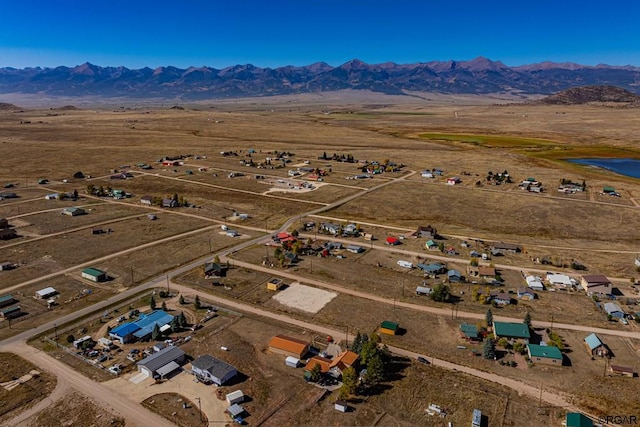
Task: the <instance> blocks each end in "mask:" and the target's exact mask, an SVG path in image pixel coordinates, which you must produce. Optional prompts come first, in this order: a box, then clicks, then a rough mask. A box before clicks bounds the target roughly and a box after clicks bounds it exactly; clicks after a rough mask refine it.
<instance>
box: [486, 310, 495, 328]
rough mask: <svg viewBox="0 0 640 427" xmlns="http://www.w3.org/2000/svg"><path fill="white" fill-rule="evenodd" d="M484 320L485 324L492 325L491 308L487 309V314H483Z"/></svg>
mask: <svg viewBox="0 0 640 427" xmlns="http://www.w3.org/2000/svg"><path fill="white" fill-rule="evenodd" d="M484 320H486V322H487V326H492V325H493V313H492V312H491V309H489V310H487V314H485V316H484Z"/></svg>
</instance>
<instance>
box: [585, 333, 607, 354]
mask: <svg viewBox="0 0 640 427" xmlns="http://www.w3.org/2000/svg"><path fill="white" fill-rule="evenodd" d="M584 344H585V346H586V347H587V351H588V352H589V354H590V355H591V356H592V357H593V356H597V357H609V348H607V346H606V345H604V343H603V342H602V341H601V340H600V338H599V337H598V336H597V335H596V334H591V335H589V336H587V337H585V339H584Z"/></svg>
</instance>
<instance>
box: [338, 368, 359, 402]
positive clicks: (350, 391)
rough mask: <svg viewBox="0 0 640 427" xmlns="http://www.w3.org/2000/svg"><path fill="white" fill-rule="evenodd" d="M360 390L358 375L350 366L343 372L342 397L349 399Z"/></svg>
mask: <svg viewBox="0 0 640 427" xmlns="http://www.w3.org/2000/svg"><path fill="white" fill-rule="evenodd" d="M357 389H358V373H357V372H356V370H355V369H354V367H353V366H349V367H348V368H347V369H345V370H344V372H342V387H341V388H340V396H341V398H342V399H347V398H349V397H350V396H353V395H354V394H356V391H357Z"/></svg>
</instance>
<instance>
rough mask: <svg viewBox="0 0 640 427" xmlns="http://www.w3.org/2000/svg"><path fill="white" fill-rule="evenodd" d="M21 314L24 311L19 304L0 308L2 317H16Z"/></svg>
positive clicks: (0, 316)
mask: <svg viewBox="0 0 640 427" xmlns="http://www.w3.org/2000/svg"><path fill="white" fill-rule="evenodd" d="M20 316H22V311H21V310H20V306H19V305H14V306H13V307H8V308H3V309H1V310H0V318H2V319H15V318H16V317H20Z"/></svg>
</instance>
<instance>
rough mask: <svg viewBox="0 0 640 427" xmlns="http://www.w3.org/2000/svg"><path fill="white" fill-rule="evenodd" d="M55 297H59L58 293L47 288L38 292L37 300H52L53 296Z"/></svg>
mask: <svg viewBox="0 0 640 427" xmlns="http://www.w3.org/2000/svg"><path fill="white" fill-rule="evenodd" d="M55 295H58V291H56V290H55V289H54V288H52V287H51V286H49V287H46V288H44V289H40V290H39V291H36V298H37V299H47V298H51V297H52V296H55Z"/></svg>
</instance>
